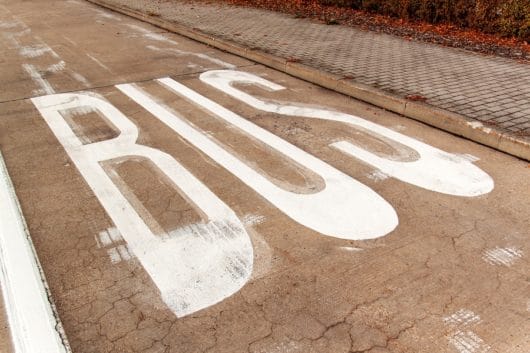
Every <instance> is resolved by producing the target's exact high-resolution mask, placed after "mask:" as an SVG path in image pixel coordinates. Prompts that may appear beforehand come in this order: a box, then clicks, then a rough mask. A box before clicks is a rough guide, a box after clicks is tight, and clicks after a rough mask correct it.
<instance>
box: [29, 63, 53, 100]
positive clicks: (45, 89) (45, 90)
mask: <svg viewBox="0 0 530 353" xmlns="http://www.w3.org/2000/svg"><path fill="white" fill-rule="evenodd" d="M22 68H23V69H24V70H25V71H26V72H27V73H28V75H29V76H30V77H31V78H32V79H33V81H35V83H37V84H38V85H39V87H40V90H39V91H37V92H35V93H37V94H53V93H55V90H54V89H53V87H52V85H51V84H50V83H49V82H48V81H47V80H46V79H45V78H43V77H42V75H41V74H40V72H39V70H37V68H36V67H35V66H34V65H31V64H22Z"/></svg>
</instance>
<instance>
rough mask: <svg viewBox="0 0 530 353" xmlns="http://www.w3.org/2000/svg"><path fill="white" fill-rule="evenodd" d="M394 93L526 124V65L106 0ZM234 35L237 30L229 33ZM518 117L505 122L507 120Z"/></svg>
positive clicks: (333, 30) (203, 8)
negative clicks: (298, 60) (419, 97)
mask: <svg viewBox="0 0 530 353" xmlns="http://www.w3.org/2000/svg"><path fill="white" fill-rule="evenodd" d="M106 1H108V2H112V3H114V4H117V5H122V6H123V5H125V6H127V7H129V8H133V9H136V10H140V11H144V12H147V11H149V12H150V13H155V14H158V15H159V17H161V18H163V19H164V20H168V21H172V22H175V23H178V24H181V25H184V26H188V27H191V28H198V29H199V30H201V31H203V32H204V33H208V34H210V35H214V36H219V37H222V38H224V39H227V40H231V41H233V42H236V43H238V44H240V45H244V46H247V47H252V48H256V49H259V50H262V51H266V52H268V53H271V54H274V55H276V56H280V57H295V58H298V59H300V60H301V62H302V63H304V64H306V65H310V66H313V67H316V68H318V69H322V70H326V71H328V72H331V73H334V74H337V75H343V76H346V75H348V76H352V77H355V79H354V81H355V82H359V83H363V84H366V85H372V86H374V87H378V88H381V89H384V90H388V91H389V92H391V93H393V94H396V95H398V96H402V97H403V96H406V95H407V94H410V93H418V94H422V95H424V96H426V97H428V98H429V103H430V104H433V105H436V106H438V107H440V108H442V109H447V110H450V111H453V112H456V113H460V114H463V115H466V116H468V117H471V118H474V119H477V120H480V121H484V120H486V119H488V121H490V122H491V123H492V124H493V123H495V124H496V125H495V126H496V128H499V129H501V130H502V129H504V131H505V132H514V133H517V132H521V131H523V130H524V129H527V127H526V125H525V124H526V122H530V65H528V64H524V63H518V62H516V61H512V60H509V59H504V58H499V57H489V56H484V55H479V54H474V53H471V52H467V51H464V50H459V49H452V48H446V47H442V46H438V45H434V44H427V43H420V42H414V41H408V40H405V39H402V38H398V37H394V36H390V35H386V34H380V33H375V32H370V31H363V30H357V29H354V28H350V27H345V26H326V25H323V24H320V23H316V22H314V21H310V20H306V19H296V18H293V17H291V16H287V15H283V14H279V13H274V12H268V11H263V10H257V9H251V8H242V7H235V6H228V5H223V4H218V3H217V4H216V3H207V2H202V1H183V0H182V1H178V0H175V1H160V0H157V1H149V0H106ZM236 34H237V35H236ZM515 120H516V121H518V122H521V123H519V124H517V123H515V124H514V123H511V122H510V121H515Z"/></svg>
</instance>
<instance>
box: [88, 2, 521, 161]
mask: <svg viewBox="0 0 530 353" xmlns="http://www.w3.org/2000/svg"><path fill="white" fill-rule="evenodd" d="M87 1H88V2H91V3H93V4H96V5H99V6H102V7H104V8H107V9H109V10H112V11H115V12H118V13H121V14H124V15H127V16H130V17H133V18H136V19H138V20H141V21H143V22H147V23H149V24H151V25H154V26H156V27H159V28H162V29H165V30H168V31H170V32H173V33H176V34H179V35H181V36H184V37H187V38H190V39H193V40H195V41H197V42H200V43H203V44H206V45H209V46H212V47H214V48H217V49H220V50H223V51H226V52H228V53H231V54H234V55H237V56H240V57H243V58H245V59H247V60H251V61H254V62H257V63H259V64H262V65H265V66H268V67H270V68H273V69H276V70H278V71H282V72H284V73H286V74H289V75H291V76H294V77H297V78H299V79H302V80H304V81H308V82H310V83H313V84H316V85H318V86H321V87H324V88H327V89H330V90H333V91H336V92H339V93H342V94H345V95H347V96H350V97H353V98H355V99H359V100H361V101H364V102H367V103H370V104H373V105H375V106H377V107H380V108H383V109H386V110H389V111H392V112H394V113H398V114H400V115H403V116H405V117H407V118H410V119H413V120H416V121H420V122H422V123H425V124H427V125H430V126H433V127H435V128H438V129H440V130H443V131H446V132H449V133H451V134H454V135H458V136H461V137H464V138H466V139H468V140H471V141H474V142H477V143H480V144H483V145H485V146H488V147H491V148H493V149H496V150H498V151H501V152H504V153H507V154H510V155H512V156H515V157H518V158H521V159H524V160H527V161H530V141H524V140H522V139H518V138H517V137H516V136H511V135H508V134H506V133H502V132H500V131H497V130H495V129H494V128H490V127H487V126H484V125H483V124H482V123H481V122H479V121H477V120H473V119H469V118H467V117H465V116H463V115H460V114H457V113H453V112H449V111H446V110H443V109H440V108H436V107H434V106H432V105H429V104H425V103H420V102H415V101H410V100H407V99H405V98H402V97H399V96H396V95H393V94H390V93H387V92H385V91H383V90H380V89H377V88H373V87H370V86H368V85H364V84H361V83H355V82H352V81H350V80H348V79H344V78H343V77H340V76H337V75H334V74H330V73H327V72H324V71H321V70H318V69H315V68H312V67H310V66H307V65H304V64H300V63H297V62H294V61H290V60H288V59H283V58H280V57H278V56H275V55H272V54H268V53H265V52H263V51H261V50H255V49H252V48H247V47H244V46H241V45H239V44H236V43H233V42H231V41H228V40H225V39H222V38H219V37H215V36H212V35H208V34H206V33H204V32H201V31H199V30H197V29H193V28H189V27H186V26H183V25H180V24H176V23H172V22H169V21H165V20H162V19H160V18H158V17H154V16H149V15H147V14H144V13H141V12H139V11H136V10H133V9H128V8H124V7H120V6H116V5H112V4H109V3H107V2H105V1H103V0H87Z"/></svg>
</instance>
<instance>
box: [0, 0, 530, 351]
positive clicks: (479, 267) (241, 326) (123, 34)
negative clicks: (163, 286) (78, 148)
mask: <svg viewBox="0 0 530 353" xmlns="http://www.w3.org/2000/svg"><path fill="white" fill-rule="evenodd" d="M0 5H1V7H0V9H1V10H2V12H1V13H2V18H1V19H0V21H1V26H2V28H0V33H1V36H0V39H1V40H2V42H1V43H0V45H1V46H2V47H8V48H9V49H8V50H6V55H5V56H4V57H2V61H3V62H2V64H1V65H0V81H1V82H2V85H0V87H1V89H2V91H1V92H0V97H1V98H0V149H1V150H2V153H3V154H4V157H5V160H6V164H7V167H8V169H9V171H10V175H11V177H12V179H13V183H14V185H15V188H16V191H17V194H18V196H19V199H20V203H21V206H22V209H23V212H24V215H25V217H26V220H27V223H28V227H29V231H30V234H31V236H32V239H33V242H34V244H35V248H36V250H37V253H38V256H39V259H40V261H41V264H42V267H43V269H44V272H45V274H46V277H47V279H48V282H49V286H50V289H51V292H52V294H53V297H54V300H55V303H56V305H57V309H58V312H59V315H60V318H61V320H62V323H63V326H64V329H65V331H66V334H67V336H68V339H69V341H70V344H71V346H72V348H73V351H74V353H88V352H91V353H103V352H145V353H154V352H157V353H160V352H175V353H177V352H178V353H184V352H189V353H197V352H210V353H213V352H215V353H225V352H226V353H233V352H252V353H258V352H263V353H272V352H279V353H288V352H300V353H302V352H303V353H306V352H314V353H328V352H329V353H350V352H367V353H382V352H402V353H404V352H407V353H408V352H418V353H419V352H433V353H436V352H440V353H441V352H453V353H463V352H466V350H465V349H467V351H473V352H496V353H505V352H510V353H527V352H528V348H529V347H530V335H529V332H530V322H529V320H528V318H529V315H530V302H529V300H530V297H529V295H528V293H529V292H530V284H529V283H528V281H527V279H528V277H529V275H530V267H529V262H528V257H527V256H528V254H529V253H530V244H529V242H528V235H529V234H528V230H529V229H530V200H529V198H528V195H527V191H528V190H529V189H530V178H529V174H530V169H529V168H528V164H527V163H525V162H522V161H521V160H518V159H516V158H513V157H510V156H507V155H505V154H503V153H499V152H496V151H493V150H491V149H489V148H486V147H484V146H480V145H478V144H475V143H473V142H470V141H466V140H462V139H459V138H457V137H455V136H452V135H450V134H447V133H444V132H441V131H439V130H436V129H433V128H430V127H428V126H426V125H423V124H421V123H418V122H415V121H412V120H410V119H406V118H403V117H400V116H397V115H395V114H390V113H388V112H385V111H382V110H380V109H376V108H374V107H372V106H369V105H367V104H363V103H360V102H358V101H355V100H353V99H349V98H347V97H345V96H342V95H339V94H337V93H333V92H330V91H328V90H325V89H322V88H319V87H316V86H314V85H311V84H308V83H307V82H303V81H300V80H297V79H294V78H292V77H290V76H288V75H285V74H281V73H278V72H276V71H274V70H271V69H267V68H265V67H263V66H260V65H253V64H252V63H250V62H247V61H245V60H242V59H239V58H236V57H234V56H231V55H227V54H225V53H222V52H219V51H216V50H212V49H211V48H208V47H206V46H203V45H199V44H197V43H195V42H192V41H189V40H187V39H185V38H182V37H179V36H176V35H173V34H171V33H167V32H164V31H160V30H157V29H156V28H154V27H152V26H149V25H145V24H143V23H141V22H138V21H135V20H132V19H130V18H128V17H125V16H120V15H116V14H114V13H111V12H108V11H105V10H101V9H100V8H98V7H96V6H93V5H90V4H87V3H86V2H82V1H51V0H39V1H32V2H19V1H14V0H2V1H1V2H0ZM50 49H52V50H53V52H52V51H50ZM30 53H31V55H30ZM204 55H208V56H206V57H205V56H204ZM212 59H213V60H212ZM57 64H58V66H57ZM227 64H228V65H227ZM28 65H31V66H28ZM53 65H55V66H53ZM230 65H234V67H233V69H237V70H241V71H245V72H250V73H253V74H255V75H258V76H259V77H263V78H266V79H268V80H270V81H272V82H276V83H278V84H281V85H283V86H285V87H287V89H286V90H282V91H277V92H267V91H265V90H263V89H259V88H257V87H254V86H248V85H237V87H239V88H240V89H242V90H244V91H245V92H248V93H250V94H252V95H254V96H256V97H260V98H262V99H267V100H270V101H272V102H299V103H302V104H303V105H304V106H306V107H328V108H329V109H332V110H334V111H340V112H346V113H349V114H355V115H357V116H360V117H362V118H364V119H367V120H369V121H371V122H374V123H377V124H380V125H382V126H386V127H388V128H390V129H392V130H394V131H396V132H400V133H402V134H404V135H407V136H410V137H412V138H414V139H417V140H420V141H423V142H424V143H427V144H429V145H432V146H434V147H436V148H438V149H441V150H443V151H447V152H450V153H452V154H455V155H461V156H464V157H465V158H467V159H469V160H473V161H474V162H473V163H474V165H476V166H478V167H479V168H481V169H482V170H483V171H484V172H486V173H487V174H488V175H490V176H491V178H492V179H493V180H494V182H495V189H494V190H493V191H492V192H490V193H487V194H484V195H481V196H477V197H458V196H451V195H447V194H441V193H437V192H433V191H429V190H426V189H422V188H419V187H416V186H413V185H411V184H407V183H404V182H401V181H399V180H397V179H396V178H391V177H390V178H389V177H388V176H385V175H381V173H378V172H377V170H376V169H374V168H373V167H371V166H369V165H367V164H364V163H361V162H360V161H359V160H357V159H354V158H352V157H349V156H347V155H345V154H344V153H341V152H339V151H338V150H337V149H335V148H331V147H330V146H329V144H330V143H332V142H335V141H337V140H347V141H350V142H352V143H354V144H356V145H358V146H361V147H364V148H367V149H369V150H372V151H375V152H376V153H378V154H379V155H381V156H384V157H385V158H390V159H394V160H401V161H413V160H415V159H416V158H418V156H417V153H416V152H414V151H413V150H410V149H408V148H404V146H396V145H395V144H393V143H390V142H389V141H388V140H385V139H381V138H378V137H377V136H375V135H373V134H371V133H369V132H367V131H366V130H362V129H354V128H352V127H347V126H345V125H344V124H341V123H336V122H329V121H324V120H311V119H304V118H299V117H287V116H282V115H279V114H276V113H264V112H261V111H258V110H256V109H253V108H251V107H249V106H248V105H245V104H242V103H241V102H240V101H239V100H236V99H234V98H231V97H229V96H227V95H226V94H223V93H222V92H220V91H218V90H216V89H214V88H212V87H210V86H208V85H206V84H205V83H203V82H202V81H200V80H199V78H198V75H199V74H200V73H202V72H206V71H209V70H212V69H223V68H226V67H227V66H230ZM32 67H33V68H34V69H35V70H36V71H35V70H31V68H32ZM27 68H30V70H29V71H28V70H26V69H27ZM35 72H36V73H38V74H40V75H35ZM32 74H33V76H32ZM165 76H170V77H172V78H173V79H174V80H175V81H177V82H179V83H182V84H183V85H185V86H186V87H189V88H191V89H193V90H195V91H197V92H199V93H200V94H202V95H204V96H206V97H208V98H209V99H211V100H213V101H215V102H217V103H219V104H221V105H222V106H224V107H226V108H227V109H230V110H232V111H234V112H236V113H238V114H240V115H241V116H243V117H245V119H246V120H248V121H250V122H252V123H254V124H256V125H258V126H260V127H262V128H264V129H265V130H267V131H269V132H271V133H273V134H274V135H276V136H279V137H281V138H282V139H284V140H286V141H288V142H290V143H291V144H293V145H294V146H297V147H298V148H300V149H302V150H304V151H307V152H309V153H310V154H312V155H314V156H316V157H317V158H319V159H321V160H322V161H324V162H326V163H328V164H330V165H331V166H333V167H335V168H337V169H338V170H340V171H341V172H343V173H345V174H346V175H348V176H350V177H352V178H354V179H356V180H358V181H359V182H361V183H363V184H365V185H366V186H368V187H369V188H371V189H372V190H374V191H375V192H377V193H378V194H379V195H381V196H382V197H384V199H385V200H386V201H387V202H388V203H389V204H391V205H392V207H393V208H394V209H395V210H396V213H397V215H398V217H399V225H398V226H397V228H396V229H395V230H394V231H392V232H390V233H389V234H387V235H386V236H384V237H381V238H378V239H376V240H344V239H339V238H337V237H331V236H324V235H323V234H320V233H318V232H316V231H314V230H311V229H310V228H308V227H305V226H303V225H301V224H299V223H297V222H295V221H293V220H292V219H290V218H288V217H287V216H286V215H285V214H284V213H282V212H280V211H279V210H278V208H276V207H275V206H274V205H273V204H271V203H270V202H268V201H267V200H266V199H265V198H264V197H263V196H261V195H260V194H258V193H257V192H255V191H253V190H252V189H251V188H249V187H248V186H246V185H245V184H244V183H242V182H241V181H240V180H239V179H238V178H236V177H235V176H234V175H233V174H232V173H230V172H229V171H228V170H226V169H225V168H222V167H220V165H219V161H216V160H215V159H212V158H209V157H208V156H206V155H205V154H204V153H202V152H200V151H199V150H198V149H197V148H196V147H194V146H193V145H192V144H191V143H190V142H189V141H187V140H185V139H183V138H181V137H179V136H178V135H177V134H176V133H174V132H173V131H171V130H170V129H169V128H168V127H167V126H165V125H164V124H162V123H161V122H160V121H159V120H157V119H156V118H155V117H154V116H153V115H152V113H151V112H150V111H147V110H145V109H143V108H142V107H141V106H139V105H138V104H137V103H135V102H134V101H132V100H131V99H129V98H127V97H126V96H125V95H124V94H123V93H122V92H120V91H119V90H118V89H117V88H116V87H115V86H114V85H116V84H121V83H135V84H136V87H138V88H141V89H143V90H145V91H146V92H148V93H149V94H150V95H151V96H153V97H154V98H155V100H156V101H157V102H159V103H161V104H163V105H164V106H166V107H168V108H169V109H171V110H172V111H175V112H179V113H180V114H181V115H182V116H183V117H184V118H185V120H187V121H188V122H189V123H190V124H191V126H194V127H195V128H197V129H199V130H201V131H204V132H205V133H206V134H207V136H209V138H210V139H212V140H213V141H216V142H217V143H219V144H220V145H221V146H223V147H224V148H225V149H226V150H228V151H231V152H232V153H234V154H235V155H237V156H239V158H241V159H242V160H244V161H245V162H246V163H248V165H250V166H252V168H253V170H257V171H258V172H259V173H260V174H261V175H263V176H264V177H265V178H266V179H268V180H270V181H272V182H273V183H274V184H275V185H278V186H279V187H281V188H283V189H287V190H291V191H294V192H296V193H302V194H304V193H307V194H310V193H314V192H315V190H316V191H320V190H321V189H322V188H323V185H322V180H321V178H320V177H319V176H318V175H315V173H313V172H311V171H309V170H308V169H306V168H304V167H301V166H300V165H298V164H297V163H293V161H292V160H290V159H287V158H286V157H284V156H281V155H279V154H278V153H275V152H274V151H273V150H272V149H271V148H269V147H267V146H265V145H264V144H262V143H258V142H257V141H256V140H254V139H253V138H249V137H248V136H247V135H246V134H244V133H242V132H241V131H240V130H239V129H236V128H234V127H233V126H230V125H228V124H226V123H224V122H222V121H220V120H219V119H218V118H215V116H213V114H211V113H208V112H207V111H206V110H204V109H202V108H199V107H198V106H197V105H195V104H192V103H191V102H190V101H189V100H186V99H183V98H182V97H181V96H178V95H176V94H174V93H172V92H170V91H169V90H167V89H165V88H163V87H162V86H161V85H160V84H158V83H157V82H155V81H154V80H155V79H157V78H160V77H165ZM4 83H5V84H4ZM46 90H48V91H49V92H47V93H46V92H44V91H46ZM52 91H53V92H89V94H90V95H91V96H95V95H98V96H99V97H103V98H104V99H105V100H107V101H108V102H110V103H111V104H112V105H114V106H115V107H117V108H118V109H119V110H120V111H121V112H122V113H123V114H125V116H127V117H128V119H130V120H131V121H132V122H133V123H134V124H135V125H136V126H138V128H139V131H140V135H139V139H138V143H139V144H142V145H145V146H149V147H152V148H156V149H159V150H161V151H163V152H165V153H167V154H169V155H170V156H172V157H173V158H175V159H176V160H178V161H179V162H180V163H181V164H182V165H183V166H184V167H185V168H186V169H187V170H189V171H190V172H191V173H192V174H193V175H195V176H196V177H197V178H198V179H199V180H200V181H201V182H202V183H204V184H205V185H207V187H208V188H209V189H210V190H211V191H212V192H213V193H214V194H215V195H218V197H219V198H220V199H222V200H223V201H224V202H225V203H226V204H227V205H228V206H229V207H230V208H231V209H233V211H234V212H235V214H236V215H237V216H238V218H240V219H241V220H243V222H244V224H245V228H246V230H247V232H248V233H249V234H250V237H251V240H252V245H253V248H254V271H253V273H252V277H251V279H250V280H249V281H248V282H247V283H246V284H245V285H244V286H243V287H242V288H241V290H239V291H238V292H237V293H235V294H234V295H232V296H230V297H228V298H226V299H225V300H223V301H221V302H220V303H218V304H215V305H212V306H210V307H207V308H205V309H203V310H200V311H196V312H194V313H192V314H190V315H188V316H184V317H180V318H177V317H176V316H175V314H174V313H173V312H172V311H171V310H170V309H169V308H168V306H167V305H166V303H165V302H164V300H163V298H162V297H161V296H160V291H159V289H158V288H157V287H156V286H155V284H154V282H153V281H152V279H151V278H150V276H149V274H148V273H147V272H146V270H145V268H144V267H143V266H142V263H141V261H140V260H139V257H138V256H135V254H134V253H132V254H131V253H126V252H124V253H122V252H119V253H118V252H117V251H118V250H119V249H124V247H126V246H127V243H126V241H125V240H124V239H123V238H121V237H115V238H113V239H112V241H110V240H109V239H107V240H108V241H103V238H102V234H103V235H104V234H108V232H112V231H113V229H114V228H115V227H116V225H115V224H114V222H113V221H112V220H111V218H110V217H109V214H108V213H106V212H105V210H104V209H103V207H102V206H101V204H100V202H99V201H98V199H97V198H96V197H95V195H94V193H93V191H92V190H91V189H90V187H89V185H88V184H87V181H86V180H85V179H84V178H83V177H82V175H81V174H80V172H79V170H78V169H77V168H76V165H74V163H73V161H72V159H70V158H69V157H68V155H67V154H66V152H65V149H64V148H63V147H62V146H61V144H60V143H59V141H58V139H57V137H56V136H54V134H53V132H52V130H51V129H50V127H49V126H48V125H47V124H46V122H45V121H44V119H43V117H42V116H41V114H39V112H38V111H37V109H36V108H35V106H34V105H33V104H32V102H31V101H30V100H29V99H28V98H30V97H37V96H42V95H49V94H50V93H51V92H52ZM63 113H64V114H65V116H66V115H67V114H66V113H67V112H63ZM69 119H70V120H69V121H68V124H69V126H74V127H75V131H76V134H77V135H78V136H81V137H83V139H84V143H86V144H91V143H94V142H96V141H102V140H108V139H110V138H112V137H116V136H117V135H118V134H117V131H116V127H115V126H113V125H112V124H109V122H108V121H106V120H104V119H101V115H99V114H93V112H92V113H90V112H89V111H87V110H82V109H80V110H78V111H76V112H75V114H73V115H70V118H69ZM72 129H74V128H72ZM105 164H106V165H105V168H106V171H107V172H109V173H110V175H113V180H120V181H119V183H118V184H119V187H120V190H125V191H123V192H124V193H125V194H126V195H127V198H128V199H130V200H131V202H132V203H133V204H134V206H135V209H137V210H138V212H139V214H140V215H141V217H143V218H144V219H145V221H146V222H148V223H149V224H150V225H152V227H153V228H157V229H158V230H159V231H160V233H157V234H160V236H164V234H168V233H171V232H174V231H175V230H179V229H182V227H186V226H189V225H190V224H194V223H196V222H197V221H198V220H200V219H201V214H200V213H199V212H197V210H196V207H194V206H193V205H192V204H191V203H190V202H189V201H188V199H187V198H185V197H183V196H181V193H179V192H178V190H175V187H174V185H173V184H171V183H170V182H169V181H168V180H167V178H164V177H161V175H160V171H159V170H158V169H157V168H155V167H154V166H153V165H152V164H151V163H149V162H147V161H146V160H145V159H140V158H125V159H121V160H118V161H112V162H109V163H105ZM507 171H509V172H507ZM344 212H351V210H344ZM346 214H347V213H346ZM351 217H352V218H355V217H356V215H355V214H351ZM380 221H381V222H385V221H386V219H381V220H380ZM153 224H154V225H156V227H155V226H154V225H153ZM177 233H178V232H177ZM119 251H121V250H119ZM116 254H119V255H118V256H116ZM208 260H209V259H208V258H207V257H205V258H204V261H205V262H208Z"/></svg>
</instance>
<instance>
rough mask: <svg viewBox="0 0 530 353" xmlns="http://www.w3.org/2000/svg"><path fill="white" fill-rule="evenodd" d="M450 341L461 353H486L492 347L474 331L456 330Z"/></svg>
mask: <svg viewBox="0 0 530 353" xmlns="http://www.w3.org/2000/svg"><path fill="white" fill-rule="evenodd" d="M449 343H451V345H452V346H453V347H454V348H455V349H456V350H457V351H458V352H459V353H486V352H488V351H490V349H491V347H490V346H488V345H487V344H486V343H484V341H483V340H482V338H480V337H478V336H477V335H476V334H475V333H474V332H472V331H459V330H458V331H456V332H455V333H454V334H453V335H451V337H449Z"/></svg>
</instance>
